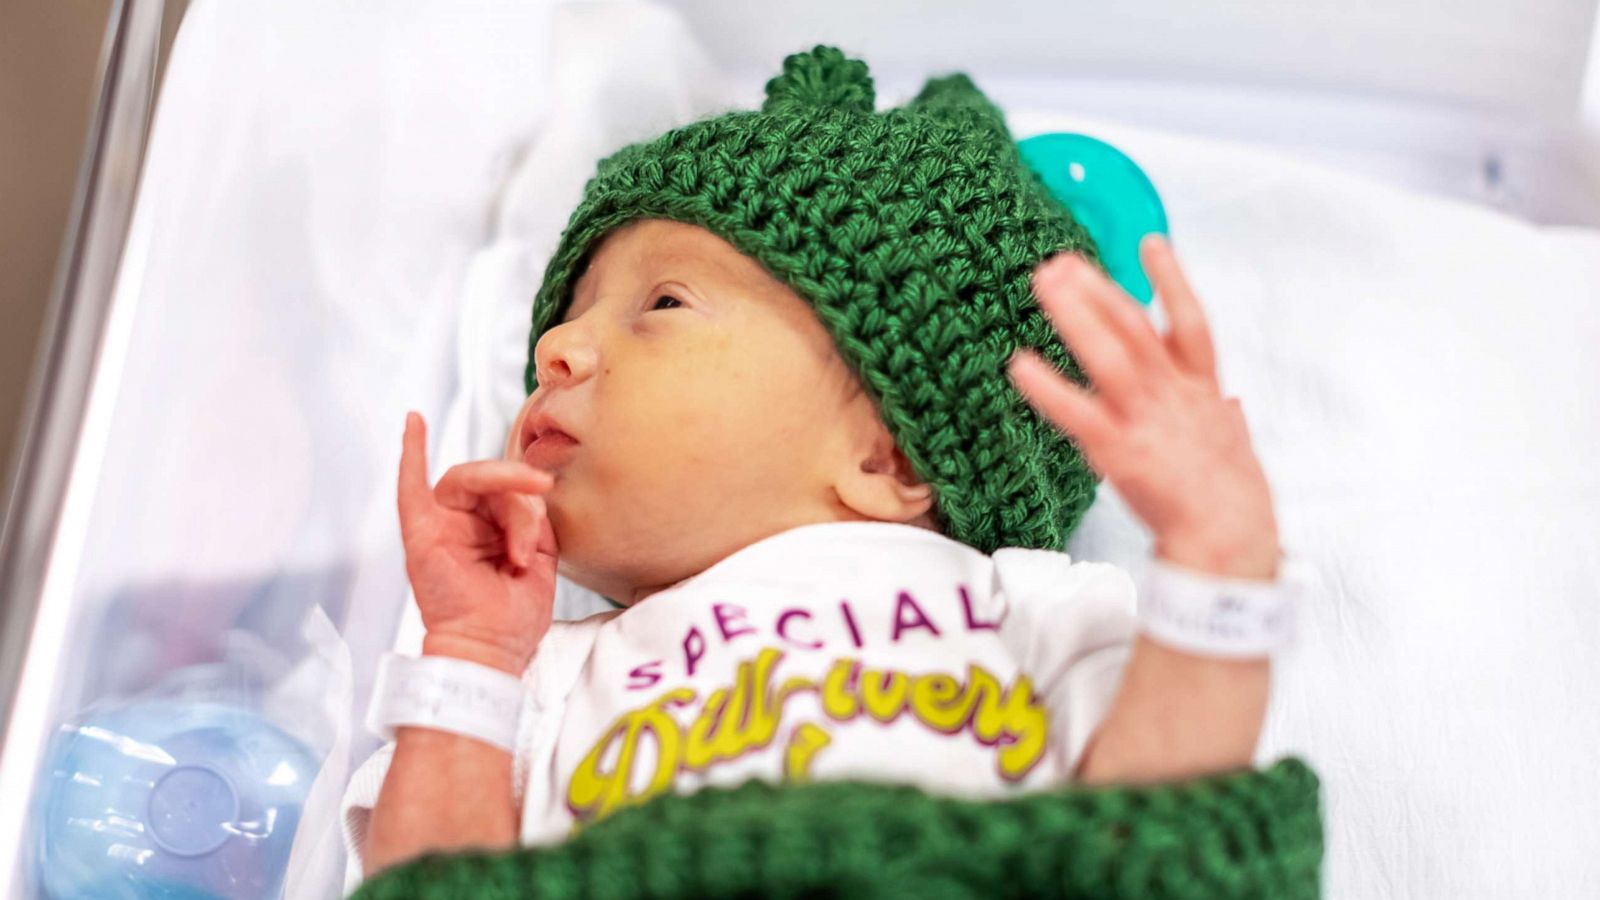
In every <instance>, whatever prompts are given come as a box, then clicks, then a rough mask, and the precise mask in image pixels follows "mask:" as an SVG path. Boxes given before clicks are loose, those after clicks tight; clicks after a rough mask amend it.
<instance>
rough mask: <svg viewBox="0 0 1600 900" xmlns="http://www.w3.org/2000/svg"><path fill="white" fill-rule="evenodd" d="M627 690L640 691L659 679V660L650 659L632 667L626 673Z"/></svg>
mask: <svg viewBox="0 0 1600 900" xmlns="http://www.w3.org/2000/svg"><path fill="white" fill-rule="evenodd" d="M628 678H629V681H628V690H630V691H642V690H644V689H645V688H647V687H649V686H650V685H652V684H655V683H656V682H658V681H660V680H661V660H659V659H652V660H650V661H649V662H647V663H644V664H642V665H637V666H634V667H633V671H632V672H629V673H628Z"/></svg>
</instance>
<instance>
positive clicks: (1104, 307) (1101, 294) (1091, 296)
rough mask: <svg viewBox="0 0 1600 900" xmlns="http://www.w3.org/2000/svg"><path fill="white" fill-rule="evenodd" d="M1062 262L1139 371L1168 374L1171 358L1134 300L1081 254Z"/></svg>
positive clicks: (1147, 318) (1073, 255)
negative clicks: (1126, 349)
mask: <svg viewBox="0 0 1600 900" xmlns="http://www.w3.org/2000/svg"><path fill="white" fill-rule="evenodd" d="M1062 265H1064V266H1069V267H1071V268H1069V270H1068V274H1069V277H1072V276H1076V279H1077V283H1078V284H1079V285H1081V286H1082V287H1083V294H1084V296H1085V297H1086V298H1087V299H1088V301H1089V305H1090V306H1091V307H1092V308H1093V309H1094V310H1095V312H1096V313H1098V314H1099V316H1100V319H1101V321H1102V323H1104V324H1105V325H1106V326H1107V327H1108V328H1109V329H1110V330H1112V331H1114V332H1116V334H1117V335H1118V336H1119V337H1120V338H1121V339H1122V343H1123V346H1125V347H1126V348H1128V351H1129V355H1130V356H1131V357H1132V358H1133V360H1134V362H1135V364H1137V365H1138V367H1139V370H1140V372H1141V373H1143V374H1145V375H1150V374H1157V373H1158V374H1161V375H1169V374H1172V371H1173V365H1172V357H1171V356H1170V355H1169V353H1168V351H1167V347H1166V346H1165V345H1164V344H1162V343H1161V335H1160V334H1157V333H1156V329H1155V326H1154V325H1152V324H1151V323H1150V319H1149V317H1148V316H1146V315H1145V314H1144V313H1143V312H1142V311H1141V310H1140V309H1139V308H1137V307H1138V301H1137V300H1134V299H1133V298H1132V297H1130V296H1128V293H1127V292H1126V291H1124V290H1123V289H1122V288H1120V287H1118V286H1117V285H1116V283H1115V282H1113V281H1112V280H1111V279H1110V278H1107V277H1106V275H1105V273H1104V272H1102V271H1100V269H1099V268H1097V267H1096V266H1095V265H1094V263H1091V262H1089V260H1088V259H1086V258H1084V257H1082V256H1078V255H1076V254H1069V259H1068V260H1063V261H1062Z"/></svg>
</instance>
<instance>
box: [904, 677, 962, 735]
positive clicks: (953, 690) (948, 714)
mask: <svg viewBox="0 0 1600 900" xmlns="http://www.w3.org/2000/svg"><path fill="white" fill-rule="evenodd" d="M972 701H973V694H972V692H971V691H963V690H962V689H961V682H959V681H957V680H956V679H955V677H954V676H951V675H946V674H944V673H943V672H936V673H933V674H931V675H918V676H917V677H916V678H915V679H913V680H912V682H911V711H912V713H913V714H915V715H916V717H917V718H918V719H921V720H922V721H923V722H926V723H927V724H928V727H930V728H934V729H936V730H938V731H942V732H944V733H945V734H955V733H956V732H957V731H960V730H961V726H963V725H965V724H967V716H969V715H971V714H972Z"/></svg>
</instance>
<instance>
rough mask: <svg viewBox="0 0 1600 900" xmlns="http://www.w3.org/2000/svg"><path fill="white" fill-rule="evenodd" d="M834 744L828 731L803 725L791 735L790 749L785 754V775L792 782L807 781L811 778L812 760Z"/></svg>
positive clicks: (807, 723)
mask: <svg viewBox="0 0 1600 900" xmlns="http://www.w3.org/2000/svg"><path fill="white" fill-rule="evenodd" d="M832 742H833V738H832V737H829V736H828V733H827V732H826V731H823V730H822V729H821V728H818V727H817V726H815V725H813V724H811V723H810V722H804V723H801V725H800V727H798V728H796V729H795V730H794V733H793V734H791V735H789V747H788V749H787V750H785V751H784V754H783V775H784V777H785V778H787V779H789V780H790V781H806V780H809V779H810V778H811V760H812V759H814V758H815V757H816V755H817V751H819V750H821V749H822V748H823V747H826V746H828V745H829V744H830V743H832Z"/></svg>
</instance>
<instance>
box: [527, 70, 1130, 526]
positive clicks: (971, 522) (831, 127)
mask: <svg viewBox="0 0 1600 900" xmlns="http://www.w3.org/2000/svg"><path fill="white" fill-rule="evenodd" d="M875 102H876V95H875V92H874V88H873V83H872V78H871V75H870V74H869V72H868V71H867V66H866V64H865V63H864V62H862V61H860V60H856V59H850V58H848V57H846V56H845V55H844V54H843V53H842V52H840V51H839V50H838V49H836V48H834V47H829V46H825V45H818V46H816V47H815V48H813V49H812V50H810V51H808V52H805V53H797V54H792V55H790V56H789V57H787V58H786V59H785V60H784V62H783V71H782V73H781V74H779V75H777V76H775V77H773V78H772V79H771V80H770V81H768V82H767V85H766V100H765V102H764V103H763V104H762V107H761V109H760V110H742V111H734V112H729V113H725V114H722V115H719V116H715V117H712V118H707V119H702V120H700V121H698V122H693V123H690V124H688V125H684V126H682V127H679V128H675V129H672V130H670V131H668V132H666V133H665V134H662V135H660V136H658V137H655V138H653V139H650V140H647V141H643V142H640V143H636V144H632V145H630V146H627V147H624V148H622V149H621V150H618V151H617V152H616V153H613V154H611V155H610V156H608V157H606V158H605V159H603V160H601V161H600V163H599V165H598V168H597V171H596V173H595V174H594V176H593V177H592V178H590V179H589V181H588V182H587V184H586V185H585V187H584V193H583V198H582V200H581V201H580V202H579V204H578V207H577V209H576V210H574V212H573V213H572V216H571V218H570V219H569V221H568V223H567V226H566V228H565V230H564V231H563V233H562V235H561V239H560V242H559V244H558V245H557V248H556V251H555V253H554V255H553V257H552V259H551V261H550V263H549V265H548V266H547V267H546V270H545V275H544V281H543V284H542V285H541V286H540V288H539V291H538V294H537V295H536V297H535V298H534V305H533V325H532V329H531V332H530V334H529V339H528V351H529V353H528V363H527V367H526V370H525V373H524V377H523V381H524V385H525V387H526V388H527V390H528V392H529V393H531V392H532V391H533V390H534V389H535V388H536V387H537V386H538V382H537V373H536V371H535V365H534V357H533V348H534V346H535V345H536V344H537V343H538V340H539V338H540V336H541V335H543V334H544V332H545V331H547V330H548V329H549V328H551V327H552V326H553V325H554V324H555V323H557V322H559V321H560V319H561V316H562V315H563V314H564V313H565V311H566V307H567V305H568V304H569V303H570V301H571V294H572V287H573V284H574V282H575V281H576V279H577V277H578V275H579V274H580V273H581V272H582V271H583V268H584V265H585V264H586V262H587V259H588V257H589V256H590V255H591V254H592V253H593V251H594V249H595V247H596V246H597V244H598V243H599V241H600V240H601V239H602V238H603V237H604V236H605V235H606V234H607V233H608V232H610V231H612V230H613V229H615V228H617V227H619V226H621V225H623V224H625V223H627V222H629V221H631V220H634V219H640V218H661V219H671V220H676V221H680V222H686V223H689V224H693V225H698V226H701V227H703V228H705V229H707V230H709V231H711V232H712V233H714V234H716V235H718V236H719V237H721V238H723V239H724V240H726V241H728V242H729V243H730V244H732V245H733V246H734V247H735V248H737V249H738V250H739V251H740V252H741V253H744V254H745V255H747V256H750V257H751V258H753V259H755V260H757V261H758V262H760V263H761V264H762V265H763V266H764V267H765V269H766V270H767V271H768V272H769V273H770V274H771V275H772V276H773V277H774V278H776V279H777V280H779V281H780V282H783V283H784V284H786V285H787V286H788V287H789V288H790V289H791V290H793V291H794V292H795V293H796V294H797V295H798V296H800V297H801V298H803V299H805V300H806V301H808V302H809V303H811V304H812V306H813V308H814V309H815V311H816V313H817V316H818V318H819V319H820V320H821V322H822V323H823V325H824V326H825V327H826V328H827V329H828V331H829V332H830V333H831V334H832V335H833V338H834V343H835V345H836V347H837V348H838V351H839V353H840V356H841V357H843V358H844V360H845V361H846V363H847V364H849V365H850V366H851V367H852V368H853V369H854V371H855V372H856V374H857V376H858V377H859V378H860V380H861V382H862V384H863V386H864V388H865V390H866V391H867V392H868V394H869V395H870V396H871V397H872V399H873V400H874V402H875V403H876V404H877V408H878V410H879V413H880V415H881V416H882V418H883V421H884V424H885V426H886V427H887V428H888V430H889V432H890V434H891V435H892V436H893V437H894V439H895V441H896V443H897V445H898V446H899V447H900V449H901V451H902V452H903V453H905V455H906V457H907V459H909V460H910V462H911V464H912V466H913V467H914V468H915V470H916V471H917V474H918V475H919V476H920V477H921V478H922V479H923V480H924V481H926V482H927V483H928V484H929V485H931V486H932V487H933V488H934V491H935V506H934V511H935V514H936V517H937V519H938V524H939V527H940V530H941V532H943V533H944V534H946V535H948V536H949V537H952V538H954V539H956V540H959V541H961V542H963V543H965V544H967V545H969V546H972V547H975V548H977V549H979V550H981V551H983V552H985V553H992V552H994V551H995V550H997V549H999V548H1001V547H1037V548H1045V549H1052V550H1059V549H1063V548H1064V547H1065V546H1066V540H1067V537H1068V536H1069V535H1070V534H1071V532H1072V531H1073V530H1074V529H1075V528H1076V527H1077V525H1078V523H1079V522H1080V521H1081V519H1082V517H1083V514H1084V512H1085V511H1086V510H1087V509H1088V507H1089V505H1090V504H1091V503H1092V502H1093V500H1094V495H1095V488H1096V487H1097V485H1098V484H1099V480H1100V479H1099V476H1098V475H1097V474H1096V473H1095V472H1094V471H1093V470H1091V469H1090V468H1089V466H1088V464H1087V463H1086V461H1085V460H1084V459H1083V457H1082V455H1081V453H1080V452H1079V450H1078V449H1077V447H1076V446H1075V445H1074V444H1073V443H1072V441H1070V440H1069V439H1068V438H1066V437H1065V436H1064V435H1062V434H1061V433H1060V432H1059V431H1057V430H1056V429H1055V427H1054V426H1053V425H1051V424H1050V423H1049V422H1048V421H1047V420H1045V419H1043V418H1042V417H1040V416H1039V415H1038V414H1037V413H1036V412H1034V410H1033V409H1032V407H1031V406H1029V405H1028V403H1027V401H1026V400H1025V399H1023V397H1022V395H1021V394H1020V393H1019V392H1018V391H1017V390H1016V389H1015V388H1014V387H1013V386H1012V385H1011V383H1010V380H1009V378H1008V377H1007V374H1006V362H1007V360H1008V359H1009V357H1010V355H1011V353H1012V351H1013V350H1015V349H1017V348H1019V347H1029V348H1033V349H1034V350H1036V351H1038V352H1039V353H1040V354H1041V355H1042V356H1044V358H1045V359H1047V360H1049V361H1050V362H1051V363H1053V364H1054V365H1055V367H1056V369H1057V370H1058V371H1060V372H1061V373H1063V374H1064V375H1065V376H1066V377H1068V378H1069V379H1071V380H1072V381H1073V382H1074V383H1076V384H1078V385H1080V386H1084V387H1087V386H1089V384H1090V382H1089V379H1088V377H1087V376H1086V375H1085V373H1084V372H1083V371H1082V369H1081V368H1080V367H1079V365H1078V364H1077V362H1076V361H1075V360H1074V359H1073V358H1072V357H1071V355H1070V354H1069V353H1068V352H1067V350H1066V348H1065V347H1064V346H1063V344H1062V342H1061V341H1060V339H1059V338H1058V337H1057V336H1056V334H1055V332H1054V330H1053V329H1052V328H1051V326H1050V324H1049V321H1048V320H1047V319H1046V318H1045V316H1044V315H1043V313H1042V312H1041V311H1040V310H1039V308H1038V306H1037V304H1036V303H1035V301H1034V299H1033V294H1032V291H1031V275H1032V272H1033V269H1034V268H1035V267H1036V266H1037V265H1038V264H1039V263H1040V262H1041V261H1043V260H1044V259H1045V258H1046V257H1048V256H1050V255H1051V254H1052V253H1054V252H1057V251H1076V252H1081V253H1083V254H1084V255H1086V256H1088V257H1089V258H1090V259H1091V260H1095V261H1096V262H1098V259H1099V254H1098V250H1097V249H1096V247H1095V245H1094V242H1093V240H1092V239H1091V238H1090V236H1089V233H1088V231H1087V230H1086V229H1085V228H1084V227H1083V226H1082V225H1081V224H1079V223H1078V222H1077V221H1076V220H1074V219H1073V217H1072V215H1071V213H1070V212H1068V211H1067V209H1066V208H1065V207H1063V206H1062V205H1061V204H1060V203H1059V202H1058V201H1056V200H1055V198H1054V197H1052V196H1051V195H1050V192H1049V190H1048V189H1046V188H1045V186H1044V184H1043V182H1042V181H1041V180H1040V179H1039V177H1038V175H1037V174H1035V173H1034V172H1033V170H1031V169H1029V168H1028V166H1027V164H1026V163H1024V162H1023V161H1022V157H1021V154H1020V153H1019V151H1018V150H1017V147H1016V144H1015V142H1014V141H1013V139H1012V137H1011V134H1010V132H1009V131H1008V129H1007V127H1006V123H1005V118H1004V115H1003V114H1002V113H1001V112H1000V110H999V108H998V107H996V106H995V105H994V104H993V103H991V102H990V101H989V100H988V98H986V97H985V96H984V95H983V93H982V92H981V91H979V90H978V88H977V87H976V86H975V85H974V84H973V83H972V81H971V79H970V78H968V77H967V76H966V75H965V74H961V73H957V74H953V75H947V76H943V77H938V78H931V79H929V80H928V81H927V82H926V83H925V84H924V86H923V87H922V90H921V91H920V92H919V93H918V94H917V96H916V97H915V98H913V99H912V100H911V101H910V102H908V103H906V104H905V105H904V106H901V107H898V108H895V109H890V110H886V111H884V112H881V113H879V112H874V104H875Z"/></svg>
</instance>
